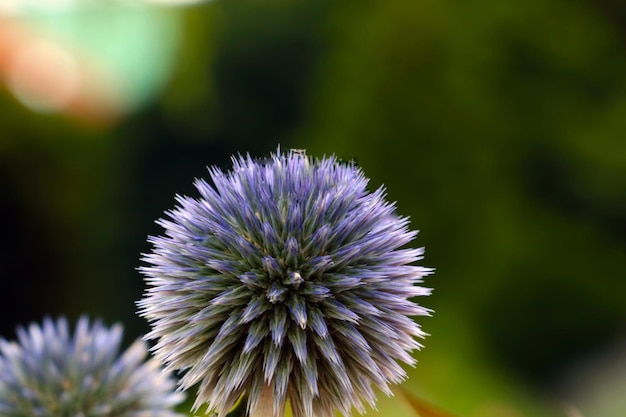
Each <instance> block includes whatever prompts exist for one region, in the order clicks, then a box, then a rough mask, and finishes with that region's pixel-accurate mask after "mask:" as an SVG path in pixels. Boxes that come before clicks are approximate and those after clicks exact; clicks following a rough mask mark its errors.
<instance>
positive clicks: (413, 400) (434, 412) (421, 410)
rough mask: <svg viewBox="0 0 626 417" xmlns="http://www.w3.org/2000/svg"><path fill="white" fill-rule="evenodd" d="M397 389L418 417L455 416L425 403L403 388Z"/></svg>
mask: <svg viewBox="0 0 626 417" xmlns="http://www.w3.org/2000/svg"><path fill="white" fill-rule="evenodd" d="M399 391H400V393H401V394H402V397H403V398H404V399H405V400H406V402H407V403H408V404H409V405H410V406H411V408H413V410H415V411H417V414H418V415H419V416H420V417H456V416H455V415H453V414H450V413H448V412H447V411H444V410H441V409H439V408H436V407H435V406H433V405H432V404H429V403H427V402H426V401H424V400H422V399H421V398H418V397H416V396H415V395H413V394H411V393H410V392H408V391H406V390H404V389H401V388H400V389H399Z"/></svg>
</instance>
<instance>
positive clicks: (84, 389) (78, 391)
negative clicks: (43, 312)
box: [0, 317, 184, 417]
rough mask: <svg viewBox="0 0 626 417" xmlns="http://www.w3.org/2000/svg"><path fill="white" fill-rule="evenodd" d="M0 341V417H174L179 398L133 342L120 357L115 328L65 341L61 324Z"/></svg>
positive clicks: (92, 329) (84, 326) (81, 331)
mask: <svg viewBox="0 0 626 417" xmlns="http://www.w3.org/2000/svg"><path fill="white" fill-rule="evenodd" d="M17 337H18V340H17V341H16V342H9V341H7V340H6V339H3V338H0V415H2V416H4V417H25V416H35V417H36V416H42V417H61V416H77V417H78V416H80V417H91V416H102V417H131V416H132V417H137V416H142V417H178V416H182V415H180V414H177V413H175V412H174V411H173V410H172V408H173V407H174V406H175V405H177V404H179V403H180V402H182V400H183V399H184V398H183V395H182V394H181V393H177V392H175V391H174V388H175V386H176V384H175V382H174V381H173V380H172V379H171V378H170V377H169V376H168V375H167V374H165V373H163V372H162V370H161V368H160V364H159V363H158V362H157V361H156V360H155V359H151V360H148V361H147V362H144V359H145V357H146V356H147V354H148V349H147V346H146V345H145V342H143V341H142V340H137V341H136V342H135V343H133V344H132V345H131V346H130V347H129V348H128V350H126V351H125V352H124V353H123V354H122V355H121V356H120V355H118V354H119V348H120V342H121V339H122V327H121V326H120V325H115V326H113V327H111V328H106V327H104V326H103V325H102V323H101V322H100V321H95V322H94V323H92V324H91V325H90V324H89V320H88V319H87V318H86V317H82V318H81V319H80V320H79V321H78V324H77V327H76V330H75V332H74V335H73V336H72V335H70V331H69V326H68V323H67V321H66V320H65V319H63V318H60V319H58V320H57V321H53V320H51V319H45V320H44V322H43V325H42V326H39V325H37V324H31V325H30V326H29V327H28V328H27V329H26V328H18V330H17Z"/></svg>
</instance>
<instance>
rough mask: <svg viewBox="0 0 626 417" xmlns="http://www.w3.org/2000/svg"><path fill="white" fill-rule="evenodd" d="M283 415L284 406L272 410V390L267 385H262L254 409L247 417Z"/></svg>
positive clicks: (280, 416)
mask: <svg viewBox="0 0 626 417" xmlns="http://www.w3.org/2000/svg"><path fill="white" fill-rule="evenodd" d="M284 414H285V404H281V405H280V408H279V409H278V410H274V390H273V389H272V387H270V386H269V385H265V384H263V388H262V389H261V394H260V395H259V400H258V402H257V403H256V407H254V408H253V409H251V410H250V415H248V417H283V416H284Z"/></svg>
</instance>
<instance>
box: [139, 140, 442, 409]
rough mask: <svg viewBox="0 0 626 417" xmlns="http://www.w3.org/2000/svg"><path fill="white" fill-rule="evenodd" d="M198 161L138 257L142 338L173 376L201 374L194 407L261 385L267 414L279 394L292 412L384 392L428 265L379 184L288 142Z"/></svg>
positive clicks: (228, 402) (397, 377)
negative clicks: (271, 149) (189, 184)
mask: <svg viewBox="0 0 626 417" xmlns="http://www.w3.org/2000/svg"><path fill="white" fill-rule="evenodd" d="M209 172H210V177H211V180H212V185H209V183H207V182H206V181H204V180H201V179H200V180H197V181H196V182H195V186H196V188H197V190H198V192H199V194H200V196H199V198H191V197H183V196H177V197H176V201H177V203H178V205H177V207H176V208H175V209H174V210H171V211H168V212H167V213H166V214H167V217H168V218H167V219H160V220H159V221H158V224H160V225H161V226H162V227H163V228H164V229H165V232H164V236H158V237H150V238H149V241H150V242H151V243H152V244H153V250H152V252H151V253H149V254H146V255H145V256H144V257H143V261H145V262H146V263H147V266H144V267H142V268H140V270H141V272H142V273H143V274H144V276H145V280H146V283H147V285H148V288H147V290H146V293H145V296H144V298H143V299H142V300H141V301H139V303H138V304H139V306H140V314H141V315H142V316H144V317H145V318H147V319H148V320H149V322H150V323H151V325H152V331H151V332H150V333H149V334H148V335H147V338H148V339H154V340H156V341H157V343H156V345H155V347H154V353H155V355H156V357H157V358H159V359H160V360H161V361H163V362H164V363H165V364H166V369H169V370H180V371H184V373H183V376H182V379H181V381H180V386H181V388H182V389H188V388H191V387H192V386H193V385H195V384H196V383H199V384H200V386H199V391H198V396H197V400H196V403H195V405H194V409H197V408H199V407H200V406H201V405H202V404H205V403H206V404H208V409H209V410H211V411H215V412H217V414H218V415H219V416H220V417H222V416H225V415H226V414H227V412H228V411H229V410H230V409H231V408H232V407H233V406H234V405H235V403H236V402H237V401H238V400H239V398H241V397H242V396H246V395H247V397H248V409H249V410H250V409H254V407H255V405H256V403H257V402H258V401H259V396H260V393H261V391H262V389H263V386H264V385H269V387H270V388H271V390H272V392H273V394H274V410H275V414H276V415H278V414H279V411H278V410H279V409H280V408H281V407H283V405H284V403H285V401H286V400H287V399H288V400H289V401H290V403H291V406H292V409H293V413H294V416H295V417H313V416H315V417H331V416H334V415H335V414H334V413H335V410H339V411H340V412H341V413H342V414H344V415H350V414H351V410H352V408H353V407H354V408H356V409H357V410H358V411H361V412H363V410H364V405H365V404H370V405H374V403H375V400H376V399H375V394H374V391H373V387H376V388H378V389H380V390H382V391H383V392H385V393H390V389H389V384H395V383H398V382H401V381H402V380H403V379H404V378H405V377H406V372H405V371H404V370H403V369H402V367H401V366H400V365H399V363H398V362H404V363H407V364H409V365H413V364H414V363H415V360H414V358H413V357H412V356H411V354H410V353H411V351H412V350H414V349H419V348H420V347H421V345H420V344H419V343H418V342H417V341H416V340H415V338H416V337H417V338H421V337H424V336H425V334H424V333H423V332H422V331H421V329H420V326H419V325H418V324H416V323H415V322H414V321H413V320H412V319H411V318H410V316H426V315H429V314H430V312H429V310H428V309H425V308H423V307H421V306H420V305H418V304H416V303H415V302H414V301H413V300H412V298H413V297H416V296H425V295H428V294H429V293H430V290H429V289H427V288H424V287H421V286H418V285H417V284H419V283H421V282H422V278H423V277H424V276H426V275H429V274H430V273H431V272H432V270H431V269H428V268H424V267H421V266H417V265H413V264H414V262H416V261H419V260H421V259H422V256H423V249H411V248H406V247H405V246H406V245H407V244H408V243H410V242H411V241H412V240H413V239H414V238H415V236H416V234H417V232H415V231H410V230H409V229H408V223H409V222H408V219H407V218H404V217H400V216H398V215H397V214H396V212H395V206H394V204H391V203H388V202H386V201H385V191H384V189H383V188H379V189H377V190H375V191H373V192H370V191H368V189H367V184H368V180H367V178H366V177H365V176H364V174H363V172H362V171H361V169H360V168H358V167H357V166H355V165H354V164H351V163H343V162H339V161H338V160H337V159H336V158H335V157H324V158H322V159H313V158H310V157H308V156H306V155H305V154H303V153H302V152H295V151H292V152H288V153H286V154H285V153H277V154H276V155H272V157H271V158H270V159H269V160H266V161H260V160H254V159H252V158H251V157H249V156H248V157H238V158H234V159H233V169H232V171H230V172H226V173H225V172H222V171H220V170H219V169H217V168H211V169H210V170H209ZM268 417H272V416H268Z"/></svg>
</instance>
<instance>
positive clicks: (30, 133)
mask: <svg viewBox="0 0 626 417" xmlns="http://www.w3.org/2000/svg"><path fill="white" fill-rule="evenodd" d="M165 3H169V4H165ZM175 3H176V1H169V2H165V1H162V2H156V1H155V2H147V1H145V2H142V1H140V0H136V1H125V2H124V1H97V0H91V1H90V0H83V1H78V0H74V1H69V0H67V1H46V2H34V1H26V0H22V1H3V2H1V3H0V181H1V184H2V188H1V190H2V197H1V199H0V216H1V217H0V218H1V223H0V224H1V234H0V238H1V240H2V243H1V245H2V246H1V248H0V279H1V285H0V303H1V305H2V310H1V313H2V314H1V315H0V335H2V336H4V337H6V338H12V337H13V336H14V328H15V326H16V325H18V324H27V323H29V322H31V321H40V320H41V319H42V317H44V316H45V315H51V316H57V315H66V316H68V317H69V318H70V319H72V320H75V319H76V318H77V317H78V316H79V315H80V314H83V313H86V314H88V315H90V316H93V317H101V318H103V319H105V321H106V322H108V323H112V322H114V321H119V322H122V323H124V325H125V326H126V336H127V339H128V341H130V340H131V339H134V338H136V337H138V336H140V335H141V334H142V333H144V332H145V331H147V325H146V323H145V322H144V321H143V320H142V319H140V318H138V317H137V316H136V315H135V310H136V308H135V304H134V303H135V301H136V300H138V299H139V298H140V297H141V294H142V291H143V288H144V284H143V281H142V278H141V277H140V275H139V273H138V272H137V271H136V269H135V268H136V267H137V266H139V265H140V261H139V257H140V253H142V252H146V251H148V250H149V245H148V244H147V243H146V237H147V235H149V234H158V233H160V229H159V227H158V226H157V225H155V224H154V220H155V219H157V218H159V217H160V216H161V215H162V213H163V211H164V210H166V209H169V208H172V207H173V206H174V195H175V194H176V193H180V194H187V195H195V193H194V189H193V186H192V181H193V179H194V178H196V177H203V176H204V177H206V166H207V165H217V166H220V167H223V168H228V167H229V165H230V159H229V157H230V155H231V154H236V153H244V154H245V153H248V152H249V153H250V154H251V155H253V156H265V155H267V154H268V153H269V152H272V151H275V150H276V149H277V145H278V144H280V146H281V147H282V148H283V149H288V148H306V149H307V151H308V153H309V154H312V155H323V154H332V153H335V154H336V155H338V156H339V157H341V158H344V159H350V158H356V159H357V160H358V162H359V164H360V166H361V167H362V168H363V169H364V171H365V173H366V174H367V175H368V176H369V177H370V178H371V185H372V188H375V187H377V186H379V185H380V184H384V185H385V186H386V187H387V189H388V195H389V198H390V199H391V200H396V201H398V211H399V213H400V214H402V215H408V216H410V217H411V221H412V223H411V224H412V227H413V228H416V229H419V230H421V233H420V235H419V236H418V239H417V241H416V244H417V245H419V246H426V260H425V262H424V264H425V265H427V266H432V267H436V268H437V273H436V275H434V276H433V277H430V278H429V279H428V280H427V284H428V285H429V286H431V287H434V288H435V292H434V295H433V296H432V297H430V298H428V299H422V300H420V301H421V302H422V303H423V304H425V305H426V306H428V307H430V308H432V309H434V310H435V311H436V314H435V315H434V317H433V318H429V319H424V320H422V321H421V322H422V323H423V325H424V328H425V330H426V331H427V332H428V333H430V334H431V336H430V337H429V338H428V339H427V340H426V341H425V346H426V347H425V349H424V350H423V351H421V352H418V353H416V357H417V358H418V359H419V363H418V365H417V367H416V368H415V369H411V370H410V371H409V374H410V378H409V379H408V381H407V382H406V383H405V384H404V385H403V388H404V389H405V390H406V391H407V392H409V393H411V394H413V395H417V396H419V397H420V398H422V399H423V400H425V401H426V402H428V403H430V404H433V405H435V406H437V407H439V408H441V409H443V410H447V411H448V412H451V413H453V414H455V415H458V416H469V417H531V416H532V417H535V416H539V417H541V416H546V417H549V416H555V417H558V416H561V417H581V416H585V417H592V416H593V417H619V416H622V415H624V412H625V410H626V400H625V397H624V395H623V393H624V391H625V390H626V281H625V279H626V273H625V271H626V6H625V4H623V3H622V2H620V1H616V0H593V1H592V0H577V1H565V0H526V1H523V2H505V1H499V0H479V1H474V2H464V1H460V0H438V1H422V0H415V1H405V0H385V1H368V0H366V1H351V0H346V1H337V0H300V1H296V2H294V1H289V0H216V1H213V2H209V3H196V4H188V5H185V6H184V7H183V6H182V5H181V6H180V7H177V6H176V4H175ZM180 3H181V4H182V3H183V2H180ZM186 3H189V2H186ZM370 415H373V416H376V415H378V416H385V417H387V416H388V417H396V416H400V417H402V416H414V415H415V413H414V412H413V411H411V409H410V407H409V406H408V405H407V403H406V402H404V401H402V397H401V396H400V395H399V396H396V397H394V398H392V399H384V398H381V402H380V406H379V411H378V413H376V412H371V413H370Z"/></svg>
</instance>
